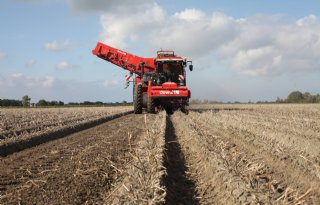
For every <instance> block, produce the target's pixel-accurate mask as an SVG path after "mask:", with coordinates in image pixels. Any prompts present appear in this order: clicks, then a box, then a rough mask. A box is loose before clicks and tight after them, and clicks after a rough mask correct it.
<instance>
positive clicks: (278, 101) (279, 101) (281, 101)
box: [276, 97, 284, 103]
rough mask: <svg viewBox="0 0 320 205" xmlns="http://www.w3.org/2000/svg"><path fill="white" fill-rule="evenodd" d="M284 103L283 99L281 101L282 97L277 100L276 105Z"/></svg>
mask: <svg viewBox="0 0 320 205" xmlns="http://www.w3.org/2000/svg"><path fill="white" fill-rule="evenodd" d="M283 102H284V100H283V99H281V98H280V97H277V99H276V103H283Z"/></svg>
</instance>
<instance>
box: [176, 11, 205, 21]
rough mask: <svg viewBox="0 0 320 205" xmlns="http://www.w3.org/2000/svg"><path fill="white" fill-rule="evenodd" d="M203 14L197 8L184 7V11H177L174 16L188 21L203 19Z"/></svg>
mask: <svg viewBox="0 0 320 205" xmlns="http://www.w3.org/2000/svg"><path fill="white" fill-rule="evenodd" d="M204 16H205V14H204V12H202V11H200V10H197V9H186V10H184V11H181V12H177V13H175V14H174V17H176V18H178V19H181V20H185V21H189V22H194V21H199V20H201V19H203V17H204Z"/></svg>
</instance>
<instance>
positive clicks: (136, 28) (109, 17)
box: [100, 2, 165, 48]
mask: <svg viewBox="0 0 320 205" xmlns="http://www.w3.org/2000/svg"><path fill="white" fill-rule="evenodd" d="M131 4H132V2H131ZM135 4H136V3H135ZM119 15H120V14H119V13H117V12H112V13H106V14H103V15H101V17H100V21H101V24H102V27H103V31H102V33H101V34H100V38H101V40H102V41H103V42H105V43H108V44H110V45H112V46H114V47H118V48H125V47H126V46H127V41H133V40H136V39H137V37H138V36H139V35H141V34H142V35H143V33H144V32H146V31H152V30H154V29H155V28H157V27H160V26H161V24H162V23H163V22H164V20H165V15H164V11H163V10H162V8H161V7H160V6H159V5H157V4H151V5H149V7H148V8H146V9H145V10H143V11H141V12H137V11H135V12H129V13H127V14H126V15H123V16H122V15H121V16H119Z"/></svg>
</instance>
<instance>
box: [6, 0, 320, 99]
mask: <svg viewBox="0 0 320 205" xmlns="http://www.w3.org/2000/svg"><path fill="white" fill-rule="evenodd" d="M132 2H133V1H129V0H124V1H121V2H120V1H115V0H91V1H89V0H66V1H63V0H42V1H40V0H7V1H2V2H1V3H0V25H1V32H0V98H14V99H21V97H22V96H23V95H25V94H27V95H29V96H30V97H31V99H32V101H34V102H36V101H38V100H39V99H47V100H62V101H65V102H71V101H84V100H91V101H98V100H99V101H103V102H110V101H123V100H126V101H131V99H132V86H130V87H129V88H128V89H124V83H125V81H124V76H125V75H126V74H127V71H125V70H122V69H120V68H117V67H115V66H113V65H111V64H110V63H108V62H104V61H102V60H101V59H98V58H97V57H95V56H93V55H92V54H91V50H92V49H93V48H94V47H95V44H96V42H98V41H102V42H105V43H108V44H110V45H112V46H114V47H118V48H121V49H124V50H126V51H128V52H131V53H134V54H136V55H140V56H144V57H153V56H154V55H155V53H156V51H157V50H158V49H160V48H163V49H173V50H175V51H176V53H178V54H180V55H181V56H185V57H187V58H188V59H190V60H193V62H194V67H195V69H194V71H193V72H188V74H187V75H188V84H189V85H188V86H189V87H190V89H191V91H192V97H193V98H197V99H209V100H217V101H244V102H246V101H249V100H251V101H258V100H274V99H275V98H276V97H277V96H279V97H282V98H285V97H286V96H287V95H288V93H289V92H291V91H293V90H300V91H302V92H306V91H309V92H311V93H312V94H315V93H319V92H320V91H319V88H320V81H319V77H320V60H319V59H320V14H319V9H318V10H317V8H320V1H315V0H307V1H297V0H291V1H289V0H286V1H275V0H272V1H252V0H251V1H250V0H242V1H231V0H227V1H209V0H207V1H194V0H184V1H182V0H181V1H178V0H177V1H169V0H163V1H153V0H137V1H134V2H135V4H132Z"/></svg>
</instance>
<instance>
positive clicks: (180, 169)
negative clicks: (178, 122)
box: [163, 116, 199, 204]
mask: <svg viewBox="0 0 320 205" xmlns="http://www.w3.org/2000/svg"><path fill="white" fill-rule="evenodd" d="M164 166H165V168H166V171H167V175H165V176H164V177H163V183H164V185H165V187H166V190H167V195H166V204H199V201H198V200H197V198H196V189H195V187H196V185H195V183H194V181H192V180H191V179H189V178H188V176H187V172H188V168H187V165H186V161H185V156H184V154H183V152H182V150H181V146H180V144H179V141H178V138H177V136H176V134H175V128H174V126H173V124H172V121H171V119H170V117H169V116H167V125H166V130H165V155H164Z"/></svg>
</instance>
